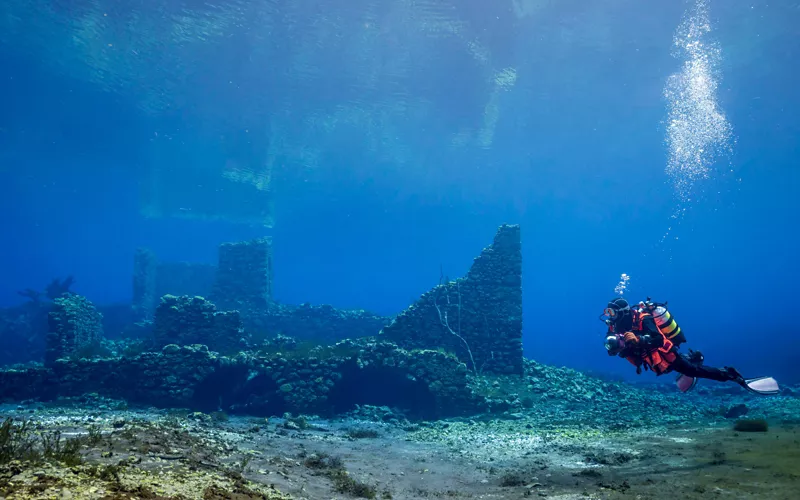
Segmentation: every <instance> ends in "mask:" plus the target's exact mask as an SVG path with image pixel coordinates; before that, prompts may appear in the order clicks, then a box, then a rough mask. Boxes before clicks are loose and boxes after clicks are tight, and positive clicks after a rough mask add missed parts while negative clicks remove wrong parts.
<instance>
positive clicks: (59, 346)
mask: <svg viewBox="0 0 800 500" xmlns="http://www.w3.org/2000/svg"><path fill="white" fill-rule="evenodd" d="M48 326H49V331H48V333H47V351H46V353H45V363H46V364H48V365H52V364H53V363H55V361H56V360H58V359H61V358H64V357H69V356H72V355H75V354H77V353H79V352H80V351H81V350H82V349H84V348H88V347H90V346H92V345H93V344H96V343H97V342H99V341H100V340H101V339H102V337H103V317H102V315H101V314H100V313H99V312H98V311H97V308H95V307H94V305H93V304H92V303H91V302H89V301H88V300H87V299H86V298H85V297H82V296H80V295H76V294H74V293H68V294H64V295H63V296H62V297H60V298H57V299H55V300H54V301H53V309H52V310H51V311H50V313H49V314H48Z"/></svg>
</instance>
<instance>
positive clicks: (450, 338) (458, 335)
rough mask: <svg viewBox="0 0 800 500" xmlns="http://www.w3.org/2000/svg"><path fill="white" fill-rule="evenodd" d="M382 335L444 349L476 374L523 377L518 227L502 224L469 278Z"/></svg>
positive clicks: (437, 291) (423, 301) (440, 289)
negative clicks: (453, 354)
mask: <svg viewBox="0 0 800 500" xmlns="http://www.w3.org/2000/svg"><path fill="white" fill-rule="evenodd" d="M382 334H383V335H384V336H385V337H386V338H387V339H388V340H391V341H392V342H395V343H397V344H398V345H400V346H402V347H405V348H410V349H414V348H417V349H437V348H445V349H447V350H448V351H451V352H453V353H455V354H456V355H457V356H458V358H459V359H460V360H461V361H463V362H464V363H466V364H467V366H468V367H469V369H470V370H471V371H473V372H474V373H496V374H516V375H521V374H522V373H523V362H522V248H521V242H520V228H519V226H518V225H503V226H501V227H500V228H499V229H498V231H497V234H496V235H495V237H494V242H493V243H492V244H491V245H490V246H489V247H487V248H486V249H484V250H483V252H482V253H481V254H480V255H479V256H478V257H477V258H475V261H474V262H473V264H472V267H471V268H470V270H469V272H468V273H467V276H466V277H464V278H459V279H457V280H455V281H450V282H449V283H442V284H439V285H438V286H436V287H435V288H433V289H432V290H430V291H428V292H426V293H425V294H423V295H422V297H420V299H419V300H417V302H416V303H414V304H413V305H412V306H411V307H409V308H408V309H407V310H406V311H404V312H403V313H401V314H400V315H399V316H398V317H397V318H396V319H395V321H394V322H392V324H390V325H388V326H386V327H385V328H384V329H383V331H382Z"/></svg>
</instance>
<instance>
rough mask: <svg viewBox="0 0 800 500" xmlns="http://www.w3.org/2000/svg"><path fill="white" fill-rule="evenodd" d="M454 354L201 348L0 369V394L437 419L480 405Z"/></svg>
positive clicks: (378, 347)
mask: <svg viewBox="0 0 800 500" xmlns="http://www.w3.org/2000/svg"><path fill="white" fill-rule="evenodd" d="M466 374H467V372H466V369H465V367H464V365H463V364H462V363H460V362H459V361H458V359H456V358H455V357H454V356H453V355H451V354H446V353H443V352H440V351H429V350H428V351H413V352H411V351H406V350H403V349H400V348H398V347H397V346H396V345H394V344H391V343H387V342H377V343H376V342H371V343H368V342H362V343H352V342H345V343H343V344H340V345H338V346H334V347H331V348H327V349H323V348H321V349H318V350H316V351H315V352H313V353H311V354H310V355H306V353H298V355H293V354H292V353H286V354H284V353H275V354H262V355H255V354H252V353H251V354H247V355H246V354H244V353H242V354H240V355H237V356H235V357H224V356H218V355H217V354H215V353H213V352H210V351H209V350H208V348H206V347H205V346H198V345H194V346H183V347H179V346H177V345H167V346H165V347H164V348H163V349H162V350H161V351H159V352H148V353H143V354H140V355H138V356H134V357H130V358H127V357H121V358H112V359H97V360H85V359H84V360H66V359H65V360H60V361H57V362H56V363H54V364H53V365H52V366H50V367H36V368H27V369H24V370H5V371H0V401H4V400H14V401H19V400H24V399H34V398H36V399H40V400H52V399H56V398H58V397H62V396H63V397H69V396H80V395H82V394H86V393H97V394H99V395H101V396H106V397H113V398H121V399H125V400H127V401H129V402H131V403H139V404H148V405H155V406H160V407H173V408H190V409H196V410H201V411H216V410H218V409H224V410H225V411H229V412H232V413H247V414H250V415H263V416H270V415H280V414H282V413H283V412H286V411H288V412H292V413H314V414H319V415H332V414H336V413H341V412H346V411H348V410H351V409H353V408H354V407H355V405H357V404H373V405H388V406H392V407H397V408H402V409H404V410H405V411H406V414H407V415H408V416H410V417H417V418H426V419H432V418H443V417H448V416H455V415H460V414H464V413H474V412H476V411H479V410H481V409H482V408H481V405H483V404H485V401H484V400H483V399H482V398H480V397H477V396H476V395H475V394H474V393H473V391H472V389H471V388H470V386H469V384H468V379H467V376H466Z"/></svg>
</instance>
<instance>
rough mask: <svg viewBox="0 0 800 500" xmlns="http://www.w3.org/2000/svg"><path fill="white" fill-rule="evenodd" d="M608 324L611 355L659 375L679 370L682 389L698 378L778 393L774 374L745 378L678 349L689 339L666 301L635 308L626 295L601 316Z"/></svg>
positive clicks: (607, 343)
mask: <svg viewBox="0 0 800 500" xmlns="http://www.w3.org/2000/svg"><path fill="white" fill-rule="evenodd" d="M600 319H601V321H603V322H604V323H605V324H606V325H608V334H607V337H606V342H605V345H606V350H607V351H608V355H609V356H619V357H621V358H625V359H627V360H628V361H629V362H630V363H632V364H633V365H634V366H636V373H637V374H640V373H642V367H644V369H645V370H651V371H652V372H653V373H655V374H656V376H661V375H664V374H666V373H672V372H676V373H678V374H680V375H679V376H678V379H677V380H676V383H677V385H678V388H679V389H680V391H681V392H688V391H689V390H691V389H693V388H694V386H695V384H696V383H697V380H698V379H701V378H705V379H710V380H715V381H718V382H736V383H737V384H739V385H741V386H742V387H744V388H745V389H747V390H749V391H751V392H755V393H758V394H776V393H777V392H778V390H779V389H778V383H777V382H776V381H775V380H774V379H773V378H772V377H760V378H756V379H745V378H744V377H743V376H742V375H741V374H740V373H739V372H738V371H737V370H736V369H735V368H731V367H728V366H726V367H723V368H714V367H710V366H705V365H703V355H702V353H700V352H699V351H692V350H689V353H688V354H681V353H679V352H678V347H679V346H680V345H681V344H682V343H684V342H686V338H685V337H684V335H683V332H682V331H681V329H680V327H679V326H678V324H677V323H676V322H675V319H674V318H673V317H672V315H671V314H670V313H669V311H667V308H666V303H664V304H656V303H653V302H651V301H650V297H648V298H647V301H646V302H640V303H639V307H638V308H632V307H631V306H630V304H628V301H627V300H625V299H624V298H622V297H618V298H615V299H613V300H611V301H610V302H609V303H608V307H606V308H605V309H604V310H603V314H602V315H601V316H600Z"/></svg>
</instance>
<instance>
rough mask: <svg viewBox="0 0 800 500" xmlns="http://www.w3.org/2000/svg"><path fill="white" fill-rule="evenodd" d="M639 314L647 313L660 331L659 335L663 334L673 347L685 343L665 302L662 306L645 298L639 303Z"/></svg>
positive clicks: (679, 328)
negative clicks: (651, 316)
mask: <svg viewBox="0 0 800 500" xmlns="http://www.w3.org/2000/svg"><path fill="white" fill-rule="evenodd" d="M639 312H640V313H642V312H648V313H650V314H652V315H653V320H654V321H655V322H656V326H658V329H659V330H661V333H663V334H664V336H665V337H667V338H668V339H669V340H671V341H672V342H673V343H674V344H675V345H680V344H682V343H684V342H686V337H684V336H683V332H681V327H680V326H678V323H677V322H676V321H675V318H673V317H672V314H671V313H670V312H669V310H667V303H666V302H664V303H663V304H661V303H656V302H652V301H651V300H650V297H647V300H646V301H645V302H639Z"/></svg>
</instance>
